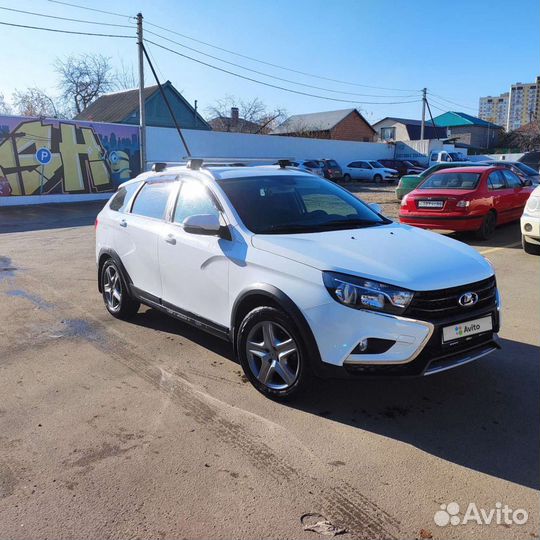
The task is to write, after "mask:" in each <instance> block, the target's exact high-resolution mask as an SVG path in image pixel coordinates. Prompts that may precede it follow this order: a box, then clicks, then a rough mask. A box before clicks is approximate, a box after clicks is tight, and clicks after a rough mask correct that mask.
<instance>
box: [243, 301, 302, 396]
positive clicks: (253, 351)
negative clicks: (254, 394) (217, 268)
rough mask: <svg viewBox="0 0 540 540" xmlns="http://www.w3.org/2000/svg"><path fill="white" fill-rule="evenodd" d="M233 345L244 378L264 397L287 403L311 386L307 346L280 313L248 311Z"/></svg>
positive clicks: (270, 308) (291, 322)
mask: <svg viewBox="0 0 540 540" xmlns="http://www.w3.org/2000/svg"><path fill="white" fill-rule="evenodd" d="M236 342H237V347H236V350H237V353H238V358H239V360H240V364H241V366H242V369H243V370H244V374H245V376H246V377H247V379H248V380H249V382H251V384H252V385H253V386H254V387H255V388H256V389H257V390H258V391H259V392H261V394H263V395H265V396H266V397H268V398H270V399H273V400H276V401H289V400H291V399H293V398H296V397H298V396H299V395H300V394H302V393H303V392H305V390H306V389H307V388H308V387H309V386H310V384H311V381H312V373H311V369H310V365H309V355H308V351H307V347H306V345H305V343H304V342H303V340H302V337H301V335H300V332H299V331H298V329H297V327H296V325H295V323H294V322H293V321H292V319H291V318H290V317H289V316H288V315H287V314H286V313H284V312H283V311H281V310H279V309H276V308H274V307H269V306H262V307H258V308H255V309H254V310H252V311H250V312H249V313H248V314H247V315H246V316H245V317H244V320H243V321H242V323H241V324H240V327H239V329H238V334H237V340H236Z"/></svg>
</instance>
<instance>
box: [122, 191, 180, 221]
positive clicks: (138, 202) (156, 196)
mask: <svg viewBox="0 0 540 540" xmlns="http://www.w3.org/2000/svg"><path fill="white" fill-rule="evenodd" d="M173 186H174V183H173V182H149V183H147V184H145V185H144V186H143V187H142V189H141V191H139V194H138V195H137V198H136V199H135V202H134V203H133V208H132V209H131V213H132V214H137V215H139V216H146V217H150V218H155V219H163V218H164V217H165V209H166V208H167V201H168V200H169V195H170V193H171V190H172V187H173Z"/></svg>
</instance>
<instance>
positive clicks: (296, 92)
mask: <svg viewBox="0 0 540 540" xmlns="http://www.w3.org/2000/svg"><path fill="white" fill-rule="evenodd" d="M144 41H146V42H147V43H151V44H152V45H155V46H156V47H159V48H160V49H163V50H165V51H169V52H171V53H173V54H176V55H178V56H181V57H182V58H187V59H188V60H191V61H193V62H197V63H198V64H202V65H204V66H206V67H210V68H212V69H215V70H217V71H222V72H223V73H228V74H229V75H233V76H235V77H239V78H240V79H244V80H246V81H251V82H254V83H257V84H262V85H264V86H269V87H271V88H277V89H278V90H283V91H285V92H291V93H293V94H300V95H301V96H309V97H314V98H318V99H326V100H329V101H339V102H341V103H357V104H362V105H398V104H401V103H417V102H418V101H419V100H418V99H415V100H411V101H389V102H379V101H375V102H373V101H352V100H348V99H339V98H332V97H328V96H319V95H316V94H310V93H308V92H302V91H300V90H293V89H292V88H285V87H283V86H278V85H276V84H271V83H268V82H264V81H259V80H257V79H253V78H251V77H246V76H245V75H240V74H239V73H235V72H233V71H229V70H227V69H223V68H220V67H218V66H214V65H212V64H208V63H207V62H203V61H202V60H198V59H196V58H193V57H191V56H188V55H187V54H182V53H181V52H178V51H175V50H173V49H170V48H169V47H165V46H164V45H160V44H159V43H155V42H154V41H150V40H149V39H145V40H144Z"/></svg>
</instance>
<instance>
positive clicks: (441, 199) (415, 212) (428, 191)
mask: <svg viewBox="0 0 540 540" xmlns="http://www.w3.org/2000/svg"><path fill="white" fill-rule="evenodd" d="M531 191H532V187H530V186H527V185H525V184H524V183H523V182H522V180H521V179H520V178H519V177H518V176H517V175H516V174H514V173H513V172H512V171H509V170H508V169H505V168H504V167H498V166H497V167H489V166H476V167H457V168H454V169H444V170H441V171H438V172H436V173H434V174H432V175H431V176H430V177H429V178H428V179H427V180H424V182H422V183H421V184H420V185H419V186H418V187H417V188H416V189H415V190H414V191H412V192H411V193H409V194H407V195H405V197H403V199H402V200H401V208H400V212H399V219H400V221H401V222H402V223H407V224H409V225H415V226H417V227H422V228H424V229H444V230H450V231H476V234H477V236H478V238H480V239H482V240H485V239H487V238H490V237H491V236H492V235H493V233H494V232H495V227H496V226H497V225H500V224H502V223H507V222H510V221H515V220H518V219H519V218H520V217H521V214H522V213H523V208H524V206H525V203H526V202H527V199H528V197H529V195H530V193H531Z"/></svg>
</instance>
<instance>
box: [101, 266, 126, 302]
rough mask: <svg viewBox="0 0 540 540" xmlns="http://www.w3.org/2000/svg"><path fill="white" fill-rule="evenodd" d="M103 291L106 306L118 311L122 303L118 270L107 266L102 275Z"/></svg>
mask: <svg viewBox="0 0 540 540" xmlns="http://www.w3.org/2000/svg"><path fill="white" fill-rule="evenodd" d="M103 292H104V294H105V301H106V302H107V306H108V307H109V309H111V310H112V311H118V310H119V309H120V306H121V305H122V282H121V280H120V275H119V274H118V270H117V269H116V268H115V267H114V266H112V265H110V266H107V268H106V269H105V272H104V276H103Z"/></svg>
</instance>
